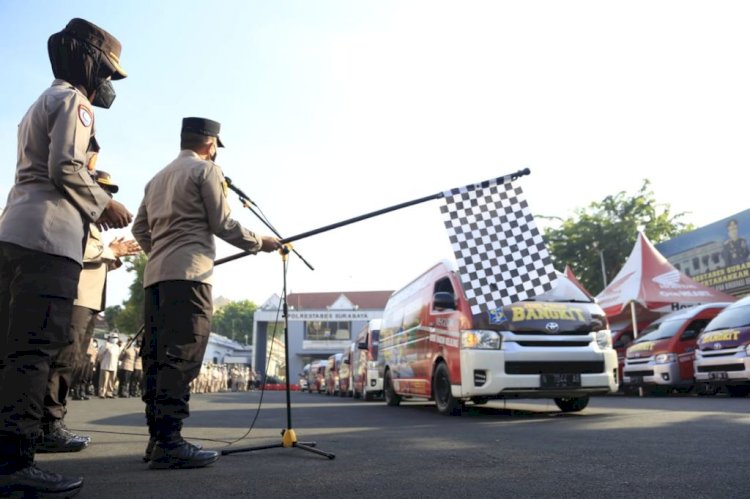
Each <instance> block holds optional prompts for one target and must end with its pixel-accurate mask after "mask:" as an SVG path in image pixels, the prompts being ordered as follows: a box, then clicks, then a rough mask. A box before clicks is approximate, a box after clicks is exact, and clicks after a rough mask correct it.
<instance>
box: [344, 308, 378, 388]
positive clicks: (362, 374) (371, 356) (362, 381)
mask: <svg viewBox="0 0 750 499" xmlns="http://www.w3.org/2000/svg"><path fill="white" fill-rule="evenodd" d="M355 342H356V346H357V349H356V350H355V351H354V352H353V353H352V365H351V368H352V389H353V392H354V398H361V399H363V400H372V399H373V398H375V397H382V396H383V377H382V376H380V373H379V372H378V345H379V344H380V319H372V320H370V321H369V322H368V323H367V325H366V326H365V327H363V328H362V330H361V331H360V332H359V333H358V334H357V339H356V341H355Z"/></svg>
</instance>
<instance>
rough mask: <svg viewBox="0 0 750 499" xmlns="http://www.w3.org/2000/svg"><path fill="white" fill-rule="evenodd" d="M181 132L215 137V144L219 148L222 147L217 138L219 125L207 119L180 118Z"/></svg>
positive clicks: (219, 129)
mask: <svg viewBox="0 0 750 499" xmlns="http://www.w3.org/2000/svg"><path fill="white" fill-rule="evenodd" d="M182 131H183V132H190V133H197V134H198V135H206V136H208V137H216V144H217V145H218V146H219V147H224V144H222V143H221V139H220V138H219V132H220V131H221V123H219V122H218V121H214V120H209V119H208V118H182Z"/></svg>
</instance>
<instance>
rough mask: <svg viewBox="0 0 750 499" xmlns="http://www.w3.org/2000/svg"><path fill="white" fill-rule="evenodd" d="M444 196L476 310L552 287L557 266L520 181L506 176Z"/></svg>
mask: <svg viewBox="0 0 750 499" xmlns="http://www.w3.org/2000/svg"><path fill="white" fill-rule="evenodd" d="M443 199H445V204H443V205H442V206H441V207H440V212H441V213H442V214H443V221H444V223H445V228H446V229H447V230H448V237H449V238H450V241H451V245H452V246H453V253H454V254H455V255H456V261H457V263H458V271H459V274H460V275H461V282H462V284H463V287H464V291H465V293H466V297H467V298H468V299H469V304H470V305H471V313H472V314H474V315H476V314H479V313H482V312H488V311H490V310H495V309H497V308H498V307H500V306H503V305H508V304H510V303H513V302H516V301H519V300H525V299H527V298H531V297H533V296H536V295H538V294H542V293H544V292H545V291H549V290H550V289H552V283H553V282H554V280H555V279H556V274H555V269H554V267H553V266H552V260H551V259H550V256H549V252H548V251H547V248H546V246H545V245H544V240H543V239H542V236H541V234H540V233H539V229H537V227H536V223H535V222H534V217H533V216H532V215H531V211H530V210H529V205H528V204H527V203H526V199H525V198H524V196H523V191H522V190H521V187H520V186H514V185H513V183H512V182H510V181H508V182H503V178H502V177H501V178H499V179H494V180H488V181H486V182H482V183H481V184H472V185H467V186H466V187H459V188H456V189H452V190H450V191H446V192H444V193H443Z"/></svg>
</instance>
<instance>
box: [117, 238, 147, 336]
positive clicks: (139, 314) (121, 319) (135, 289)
mask: <svg viewBox="0 0 750 499" xmlns="http://www.w3.org/2000/svg"><path fill="white" fill-rule="evenodd" d="M124 260H125V270H126V271H127V272H132V273H133V274H134V280H133V283H132V284H131V285H130V287H129V289H130V296H129V297H128V299H127V300H125V302H124V303H123V307H122V308H121V310H120V311H119V313H118V314H116V315H115V316H114V325H115V326H117V329H119V330H120V332H122V333H125V334H127V335H134V334H135V333H137V332H138V330H139V329H140V328H141V325H143V306H144V302H145V293H144V291H143V272H144V270H145V269H146V262H147V261H148V257H147V256H146V254H145V253H140V254H138V255H136V256H130V257H126V258H125V259H124ZM110 308H113V307H110ZM110 325H112V323H111V322H110Z"/></svg>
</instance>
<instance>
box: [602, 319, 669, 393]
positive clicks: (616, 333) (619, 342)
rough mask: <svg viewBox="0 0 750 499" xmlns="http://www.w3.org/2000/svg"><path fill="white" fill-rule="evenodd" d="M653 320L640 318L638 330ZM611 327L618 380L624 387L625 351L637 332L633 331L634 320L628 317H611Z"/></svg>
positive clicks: (641, 329) (621, 386)
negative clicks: (614, 320)
mask: <svg viewBox="0 0 750 499" xmlns="http://www.w3.org/2000/svg"><path fill="white" fill-rule="evenodd" d="M657 318H658V317H657ZM653 320H654V319H651V320H648V321H640V320H639V321H638V322H637V323H636V324H637V326H638V331H643V330H644V329H645V328H646V326H648V325H649V324H650V323H651V322H652V321H653ZM609 328H610V331H611V332H612V348H614V349H615V352H617V372H618V374H619V379H618V380H617V381H618V383H619V384H620V389H622V388H623V384H622V373H623V370H624V369H625V352H626V351H627V349H628V347H629V346H630V345H631V344H632V343H633V337H634V336H635V334H634V333H633V321H632V320H631V319H630V318H628V319H625V320H622V319H620V320H617V321H616V322H613V321H612V319H611V318H610V322H609ZM641 334H642V333H641Z"/></svg>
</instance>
